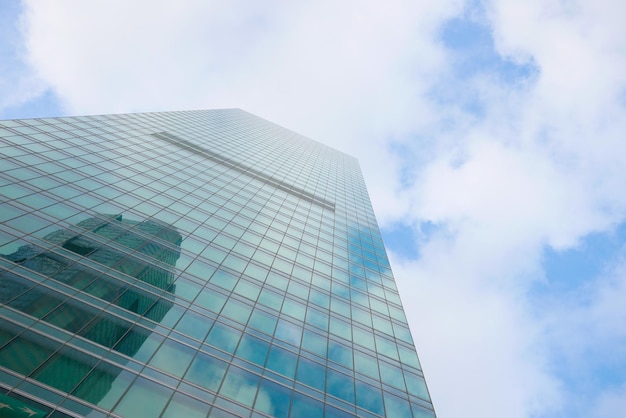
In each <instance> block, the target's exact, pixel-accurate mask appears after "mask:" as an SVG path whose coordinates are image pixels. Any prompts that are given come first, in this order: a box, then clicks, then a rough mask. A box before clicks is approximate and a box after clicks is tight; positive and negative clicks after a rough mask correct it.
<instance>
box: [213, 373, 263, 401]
mask: <svg viewBox="0 0 626 418" xmlns="http://www.w3.org/2000/svg"><path fill="white" fill-rule="evenodd" d="M259 380H260V378H259V376H257V375H254V374H252V373H250V372H247V371H245V370H243V369H240V368H239V367H235V366H230V368H229V369H228V373H227V374H226V378H225V379H224V382H223V383H222V386H221V387H220V395H222V396H224V397H227V398H230V399H234V400H236V401H237V402H241V403H242V404H244V405H247V406H250V407H251V406H252V404H253V403H254V398H255V396H256V392H257V387H258V385H259Z"/></svg>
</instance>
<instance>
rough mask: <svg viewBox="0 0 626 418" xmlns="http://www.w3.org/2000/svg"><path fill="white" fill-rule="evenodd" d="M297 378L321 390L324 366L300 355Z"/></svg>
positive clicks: (324, 379)
mask: <svg viewBox="0 0 626 418" xmlns="http://www.w3.org/2000/svg"><path fill="white" fill-rule="evenodd" d="M297 380H298V381H299V382H301V383H304V384H306V385H309V386H311V387H314V388H315V389H318V390H320V391H322V392H323V391H324V383H325V381H326V367H324V366H322V365H321V364H318V363H316V362H314V361H311V360H308V359H306V358H304V357H300V361H299V362H298V375H297Z"/></svg>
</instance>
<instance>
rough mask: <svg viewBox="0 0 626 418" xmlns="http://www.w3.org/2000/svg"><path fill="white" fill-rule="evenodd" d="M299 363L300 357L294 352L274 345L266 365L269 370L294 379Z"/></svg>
mask: <svg viewBox="0 0 626 418" xmlns="http://www.w3.org/2000/svg"><path fill="white" fill-rule="evenodd" d="M297 363H298V357H297V356H296V355H295V354H294V353H292V352H290V351H287V350H285V349H284V348H281V347H278V346H275V345H274V346H272V347H271V348H270V354H269V357H268V359H267V364H266V366H265V367H266V368H267V369H268V370H272V371H273V372H276V373H279V374H282V375H283V376H286V377H288V378H290V379H293V378H294V376H295V373H296V364H297Z"/></svg>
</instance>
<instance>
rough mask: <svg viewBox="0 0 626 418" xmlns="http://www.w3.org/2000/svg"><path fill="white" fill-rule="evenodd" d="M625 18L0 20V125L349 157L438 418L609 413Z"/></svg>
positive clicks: (622, 272) (234, 5)
mask: <svg viewBox="0 0 626 418" xmlns="http://www.w3.org/2000/svg"><path fill="white" fill-rule="evenodd" d="M624 22H626V2H623V1H619V0H593V1H591V0H589V1H586V0H484V1H481V0H473V1H472V0H469V1H463V0H436V1H434V0H410V1H403V0H387V1H385V2H380V1H369V0H361V1H337V0H333V1H325V0H315V1H310V2H308V1H263V2H260V1H247V2H246V1H208V0H198V1H191V0H189V1H182V0H181V1H177V2H168V1H155V0H147V1H139V0H106V1H96V0H93V1H80V0H75V1H69V0H67V1H66V0H54V1H36V0H33V1H24V2H19V1H15V0H5V1H2V3H1V5H0V118H1V119H6V118H20V117H22V118H26V117H36V116H60V115H75V114H90V113H115V112H135V111H157V110H179V109H202V108H222V107H239V108H242V109H244V110H247V111H249V112H251V113H254V114H256V115H258V116H261V117H264V118H266V119H269V120H271V121H273V122H276V123H278V124H280V125H282V126H285V127H287V128H290V129H292V130H294V131H297V132H299V133H302V134H304V135H307V136H309V137H311V138H314V139H316V140H319V141H321V142H324V143H326V144H329V145H332V146H334V147H336V148H338V149H340V150H342V151H345V152H347V153H349V154H352V155H355V156H357V157H358V158H359V160H360V162H361V166H362V169H363V172H364V175H365V178H366V182H367V183H368V186H369V189H370V195H371V197H372V201H373V204H374V209H375V211H376V213H377V216H378V219H379V222H380V224H381V226H382V228H383V233H384V236H385V240H386V244H387V246H388V249H389V251H390V256H391V258H392V264H393V268H394V271H395V274H396V278H397V281H398V285H399V286H400V290H401V294H402V295H403V300H404V303H405V308H406V311H407V314H408V316H409V321H410V324H411V327H412V330H413V334H414V338H415V340H416V344H417V347H418V352H419V354H420V357H421V360H422V363H423V366H424V369H425V373H426V378H427V381H428V384H429V388H430V391H431V395H432V398H433V401H434V404H435V408H436V410H437V412H438V415H439V417H440V418H453V417H486V418H491V417H493V418H502V417H508V418H522V417H568V418H569V417H591V418H597V417H618V416H623V414H624V411H626V254H625V253H624V248H625V246H624V245H625V243H626V187H625V186H626V184H625V180H626V144H624V141H625V140H626V25H624Z"/></svg>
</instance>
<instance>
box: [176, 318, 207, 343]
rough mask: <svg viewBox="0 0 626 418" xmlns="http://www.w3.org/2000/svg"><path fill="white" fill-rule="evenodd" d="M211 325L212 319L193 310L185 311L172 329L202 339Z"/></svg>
mask: <svg viewBox="0 0 626 418" xmlns="http://www.w3.org/2000/svg"><path fill="white" fill-rule="evenodd" d="M211 325H213V320H211V319H209V318H207V317H206V316H203V315H200V314H198V313H195V312H193V311H187V312H185V314H184V315H183V316H182V317H181V318H180V320H179V321H178V324H176V327H175V328H174V329H175V330H176V331H178V332H180V333H182V334H185V335H188V336H190V337H193V338H196V339H198V340H200V341H204V338H205V337H206V335H207V333H208V332H209V329H210V328H211Z"/></svg>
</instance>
